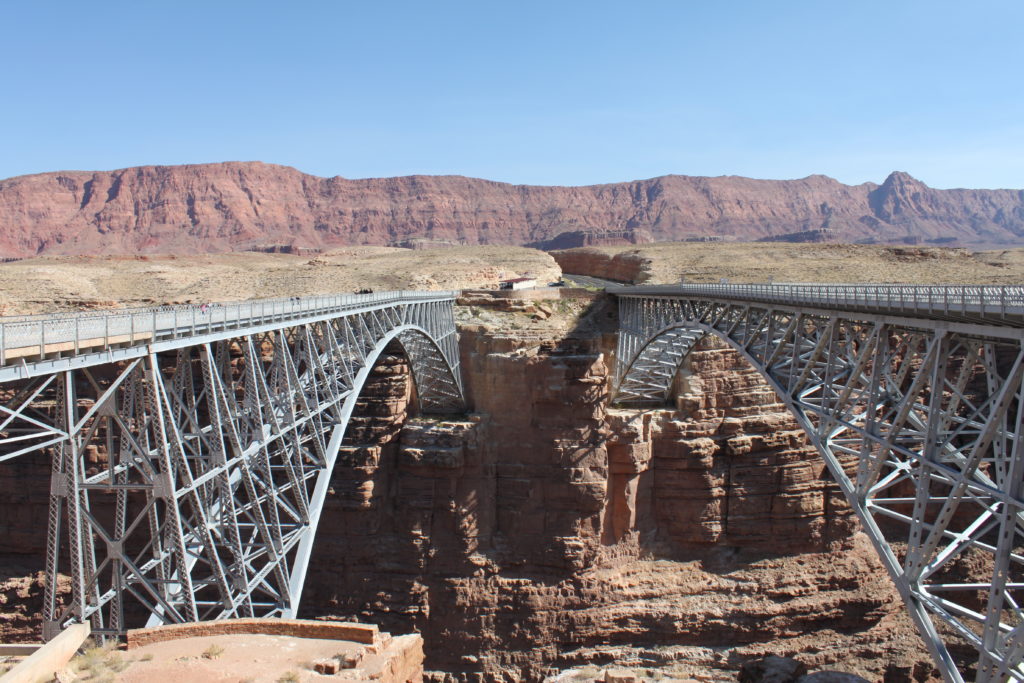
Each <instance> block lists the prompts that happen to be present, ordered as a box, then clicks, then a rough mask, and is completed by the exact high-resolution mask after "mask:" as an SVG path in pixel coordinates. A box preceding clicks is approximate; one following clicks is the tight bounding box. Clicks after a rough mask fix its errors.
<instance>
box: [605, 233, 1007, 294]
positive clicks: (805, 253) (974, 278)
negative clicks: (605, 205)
mask: <svg viewBox="0 0 1024 683" xmlns="http://www.w3.org/2000/svg"><path fill="white" fill-rule="evenodd" d="M587 250H593V251H596V252H600V253H601V254H606V255H608V256H610V257H613V258H615V257H617V258H616V260H618V261H627V262H628V261H642V262H643V263H641V264H635V266H634V267H636V266H639V267H640V268H641V269H642V270H643V273H644V275H645V281H646V282H652V283H668V282H679V281H680V279H682V278H685V279H686V281H687V282H718V280H719V279H720V278H728V279H729V281H730V282H736V283H741V282H768V281H769V280H770V279H771V280H774V281H775V282H875V283H881V282H893V283H909V284H966V283H969V284H1001V285H1010V284H1024V249H1003V250H998V251H980V252H972V251H969V250H967V249H948V248H941V247H917V246H894V245H888V246H876V245H854V244H780V243H738V242H731V243H730V242H725V243H723V242H712V243H698V242H665V243H656V244H648V245H642V246H622V247H588V248H587Z"/></svg>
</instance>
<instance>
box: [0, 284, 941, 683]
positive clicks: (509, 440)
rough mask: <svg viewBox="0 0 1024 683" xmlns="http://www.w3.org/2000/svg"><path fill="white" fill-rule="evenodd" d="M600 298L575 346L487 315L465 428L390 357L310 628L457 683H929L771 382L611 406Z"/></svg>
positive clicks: (478, 332) (305, 612)
mask: <svg viewBox="0 0 1024 683" xmlns="http://www.w3.org/2000/svg"><path fill="white" fill-rule="evenodd" d="M586 303H587V305H588V306H590V308H589V309H587V310H588V311H589V313H587V314H586V315H584V316H583V317H581V318H573V319H572V320H571V321H570V327H571V329H570V330H569V331H568V332H563V331H559V330H558V328H557V327H556V326H555V324H554V322H553V320H554V318H551V319H545V320H536V319H535V318H537V316H536V314H535V313H531V312H529V311H527V310H525V309H523V310H520V308H518V307H513V308H510V309H509V310H502V307H501V305H500V304H498V305H496V306H495V307H494V308H492V309H488V311H483V310H479V311H477V315H476V317H472V316H471V319H472V320H474V321H477V320H478V319H479V320H480V321H482V320H484V319H485V318H486V320H487V321H488V322H487V323H486V324H484V323H483V322H473V324H466V325H464V326H463V327H462V334H461V352H462V368H463V371H464V375H465V380H466V383H467V389H468V395H469V398H470V401H471V409H472V412H471V413H470V414H468V415H466V416H462V417H460V418H459V419H446V420H435V419H428V418H426V417H424V416H415V415H412V416H410V412H412V410H411V406H414V405H415V404H414V403H410V397H411V393H412V391H413V385H412V382H411V380H410V375H409V368H408V364H407V362H406V361H405V359H404V358H403V357H402V355H401V354H400V353H399V349H398V348H397V347H393V348H391V349H389V350H388V353H386V354H384V355H383V356H382V358H381V360H380V362H379V363H378V365H377V367H376V368H375V370H374V373H373V375H372V376H371V379H370V380H369V382H368V383H367V385H366V387H365V389H364V391H363V394H362V396H361V397H360V401H359V405H358V406H357V409H356V412H355V413H354V415H353V418H352V421H351V425H350V427H349V430H348V432H347V435H346V440H345V443H344V445H343V446H342V449H341V451H340V453H339V456H338V462H337V466H336V469H335V472H334V475H333V478H332V482H331V490H330V493H329V495H328V501H327V503H326V506H325V509H324V511H323V514H322V517H321V520H320V525H319V529H318V532H317V533H318V537H317V540H316V543H315V547H314V551H313V557H312V562H311V566H310V568H309V573H308V575H307V581H306V588H305V592H304V595H303V602H302V608H301V610H302V614H301V616H304V617H321V618H324V617H326V618H334V619H345V620H352V621H365V622H371V623H376V624H379V625H380V626H381V628H382V629H385V630H388V631H391V632H409V631H413V630H415V631H418V632H420V633H422V635H423V638H424V642H425V652H426V656H427V663H426V666H427V668H428V669H431V670H433V673H432V674H430V675H429V677H430V678H431V679H432V680H434V681H439V682H440V681H443V682H446V683H455V682H456V681H458V682H460V683H461V682H469V681H473V682H474V683H475V682H476V681H499V680H501V681H538V680H541V679H542V678H543V677H544V676H545V675H548V674H550V673H552V672H554V671H556V670H558V669H562V668H569V667H574V666H583V665H601V666H604V665H608V664H612V663H615V664H618V665H622V666H628V667H656V668H658V669H659V670H662V671H664V672H668V673H672V674H673V675H674V674H679V676H680V677H698V678H703V679H704V680H715V679H717V680H721V679H723V678H728V677H732V676H734V675H735V673H734V672H735V670H736V669H737V668H738V667H739V664H740V663H742V661H744V660H745V659H747V658H750V657H755V656H763V655H765V654H779V655H796V656H798V657H799V658H800V659H801V661H804V662H805V663H806V664H807V665H808V666H809V667H811V668H824V667H828V668H836V669H841V670H845V671H851V672H855V673H859V674H861V675H865V676H866V677H868V678H870V679H872V680H878V679H881V678H883V677H886V679H887V680H892V681H899V680H911V679H916V680H925V679H928V678H929V677H930V676H932V674H933V671H932V667H931V664H930V662H929V660H928V657H927V655H926V653H925V651H924V649H923V646H922V645H921V643H920V641H919V640H918V639H917V637H916V635H914V633H913V631H912V628H911V626H910V624H909V619H908V617H907V616H906V615H905V613H904V610H903V607H902V605H901V603H900V601H899V598H898V595H897V594H896V592H895V589H894V588H893V587H892V585H891V583H890V581H889V579H888V577H887V576H886V574H885V573H884V571H883V569H882V568H881V566H880V564H879V562H878V560H877V559H876V558H875V556H874V553H873V550H872V549H871V547H870V544H869V543H868V542H867V540H866V539H865V538H864V537H863V536H860V535H858V534H856V533H855V531H854V529H855V527H854V523H853V520H852V518H851V516H850V513H849V510H848V509H847V508H846V506H845V504H844V503H843V502H842V500H841V499H840V498H839V496H838V495H837V493H836V487H835V486H834V485H833V484H831V483H830V480H829V478H828V475H827V473H826V472H825V471H824V466H823V464H822V463H821V461H820V458H819V457H818V456H817V454H816V453H815V452H814V451H813V450H812V449H810V448H809V447H808V446H807V444H806V443H805V442H804V441H803V440H802V438H801V435H800V433H799V431H798V430H797V428H796V425H795V424H794V423H793V421H792V419H791V418H790V417H788V415H787V414H786V413H785V412H784V411H783V409H782V407H781V406H780V405H779V403H778V401H777V400H776V398H775V397H774V394H772V392H771V391H770V390H768V388H767V386H766V385H764V384H763V382H761V381H760V379H759V377H758V376H757V374H756V373H755V372H754V371H753V370H752V369H750V368H748V367H746V366H744V364H743V361H742V360H741V359H740V358H739V357H738V356H737V355H736V354H735V353H733V352H731V351H727V350H725V349H723V348H720V347H716V346H714V345H713V344H711V343H710V342H709V343H706V344H705V345H703V346H702V347H700V348H699V349H698V350H696V351H695V352H694V353H693V354H692V355H691V356H690V359H689V361H688V363H687V365H686V366H685V368H684V371H683V372H682V373H681V375H680V379H679V384H678V386H677V395H678V400H677V402H676V404H675V405H674V406H665V407H663V408H660V409H656V410H648V411H643V412H637V411H622V410H610V409H609V407H608V387H609V373H610V360H611V359H610V357H609V355H608V351H609V348H610V347H609V344H608V341H609V338H608V337H606V336H605V334H604V333H605V332H607V323H609V322H613V321H614V317H608V316H609V315H610V314H611V313H612V311H609V310H608V309H607V308H605V306H607V303H606V302H600V301H598V302H586ZM482 307H483V304H482V303H481V302H480V301H478V302H477V303H475V304H474V308H481V309H482ZM485 314H486V315H485ZM460 315H462V314H461V313H460ZM555 317H557V316H555ZM41 476H42V475H41ZM44 478H45V477H44ZM44 495H45V492H44ZM44 526H45V524H44V520H39V521H37V525H36V531H37V533H44V532H43V528H44ZM4 611H7V610H4Z"/></svg>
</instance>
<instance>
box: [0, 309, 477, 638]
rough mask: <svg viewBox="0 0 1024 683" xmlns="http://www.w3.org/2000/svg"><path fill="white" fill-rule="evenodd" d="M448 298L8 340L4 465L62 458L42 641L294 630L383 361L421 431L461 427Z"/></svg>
mask: <svg viewBox="0 0 1024 683" xmlns="http://www.w3.org/2000/svg"><path fill="white" fill-rule="evenodd" d="M454 295H455V293H454V292H388V293H379V294H364V295H341V296H336V297H310V298H303V299H298V298H296V299H275V300H266V301H249V302H241V303H237V304H229V305H217V306H210V307H205V306H204V307H198V306H196V307H175V308H158V309H136V310H128V311H117V312H106V313H101V314H73V315H65V316H31V317H24V318H18V319H3V320H2V321H0V334H2V335H3V339H4V343H3V344H2V350H3V352H4V353H0V358H4V359H5V360H6V363H5V364H4V365H3V366H0V396H2V401H0V460H6V459H9V458H13V457H17V456H18V455H21V454H25V453H28V452H31V451H38V450H40V449H44V452H46V453H49V454H52V458H51V459H52V468H53V469H52V476H51V497H50V512H49V529H48V532H49V538H48V550H47V567H46V572H47V585H46V594H45V604H44V620H45V624H44V635H45V636H47V637H52V636H54V635H56V633H58V632H59V631H60V629H61V628H62V627H64V626H65V625H66V624H68V623H69V622H72V621H85V620H88V621H90V622H91V625H92V628H93V631H94V632H95V633H98V634H100V635H113V634H121V633H123V632H124V631H125V630H126V629H127V628H129V627H131V626H133V625H142V624H145V623H148V624H150V625H156V624H160V623H175V622H183V621H196V620H206V619H222V618H228V617H233V616H294V615H295V613H296V610H297V608H298V604H299V600H300V598H301V595H302V588H303V582H304V579H305V574H306V569H307V565H308V562H309V557H310V553H311V549H312V544H313V541H314V538H315V534H316V528H317V522H318V520H319V515H320V510H321V507H322V505H323V501H324V499H325V497H326V495H327V491H328V483H329V481H330V476H331V471H332V469H333V465H334V461H335V458H336V456H337V453H338V448H339V446H340V444H341V441H342V438H343V436H344V434H345V429H346V426H347V424H348V421H349V417H350V415H351V413H352V410H353V408H354V407H355V403H356V400H357V399H358V397H359V393H360V390H361V389H362V387H363V384H364V382H365V381H366V379H367V376H368V375H369V374H370V371H371V370H372V368H373V366H374V363H375V361H376V359H377V358H378V357H379V355H380V354H381V353H382V352H383V351H384V350H385V348H386V347H388V346H389V345H390V344H393V343H395V344H398V345H400V346H401V348H402V349H403V350H404V352H405V355H406V356H407V357H408V359H409V362H410V365H411V369H412V375H413V380H414V385H415V396H416V399H417V401H418V405H419V408H420V410H422V411H423V412H425V413H454V412H461V411H463V410H464V409H465V406H464V401H463V393H462V380H461V376H460V372H459V361H458V340H457V333H456V330H455V321H454V315H453V308H452V307H453V304H454ZM12 350H13V352H12ZM100 453H105V454H106V457H105V458H104V457H98V454H100ZM59 572H63V573H66V574H70V576H71V596H70V602H69V604H67V605H63V606H62V605H60V603H59V601H58V595H57V592H56V591H55V586H56V585H57V577H58V573H59Z"/></svg>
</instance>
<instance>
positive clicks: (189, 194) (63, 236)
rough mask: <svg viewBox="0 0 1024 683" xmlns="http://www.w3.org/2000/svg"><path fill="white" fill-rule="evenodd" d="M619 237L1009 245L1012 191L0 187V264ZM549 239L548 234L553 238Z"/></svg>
mask: <svg viewBox="0 0 1024 683" xmlns="http://www.w3.org/2000/svg"><path fill="white" fill-rule="evenodd" d="M580 232H582V233H586V234H590V233H594V234H595V235H597V234H600V235H607V234H613V233H614V234H616V235H622V236H623V237H622V239H623V240H625V241H626V242H636V241H648V240H650V239H654V240H659V241H670V240H686V239H692V240H705V239H708V238H711V237H719V236H721V237H724V238H726V239H739V240H748V241H754V240H762V239H774V240H779V239H781V240H787V239H789V240H794V241H800V240H804V239H807V236H808V235H818V236H822V235H823V236H825V238H827V239H835V240H838V241H844V242H857V241H879V242H898V241H911V242H917V241H924V242H926V241H932V242H935V243H943V244H945V243H961V244H983V243H989V244H1021V243H1024V192H1021V191H1018V190H935V189H932V188H929V187H927V186H926V185H924V184H923V183H921V182H919V181H917V180H914V179H913V178H911V177H910V176H908V175H907V174H905V173H893V174H892V175H890V176H889V178H888V179H886V181H885V182H884V183H883V184H882V185H880V186H879V185H875V184H873V183H865V184H863V185H853V186H851V185H843V184H842V183H840V182H838V181H836V180H833V179H831V178H828V177H826V176H820V175H819V176H809V177H807V178H802V179H799V180H753V179H750V178H741V177H735V176H724V177H718V178H700V177H689V176H664V177H660V178H652V179H649V180H640V181H634V182H628V183H613V184H608V185H591V186H585V187H541V186H530V185H509V184H505V183H497V182H491V181H487V180H479V179H474V178H464V177H460V176H409V177H403V178H372V179H365V180H347V179H344V178H340V177H335V178H320V177H317V176H311V175H307V174H304V173H301V172H299V171H297V170H295V169H293V168H289V167H285V166H275V165H271V164H264V163H259V162H245V163H241V162H229V163H222V164H204V165H189V166H142V167H137V168H128V169H122V170H118V171H104V172H95V173H94V172H87V171H68V172H58V173H42V174H37V175H29V176H20V177H16V178H10V179H8V180H3V181H0V256H3V257H8V258H12V257H25V256H31V255H36V254H41V253H51V254H99V253H140V252H141V253H167V252H189V253H194V252H200V253H203V252H205V253H215V252H224V251H237V250H246V249H279V248H282V247H292V248H314V249H316V248H324V247H332V246H339V245H351V244H372V245H404V244H409V243H411V242H412V243H415V242H419V241H426V242H428V243H429V242H430V241H436V242H440V243H452V244H459V243H465V244H520V245H521V244H533V245H541V246H545V245H548V244H551V245H558V244H559V242H558V240H557V239H556V238H558V236H559V235H563V233H571V234H576V233H580ZM563 241H564V239H563Z"/></svg>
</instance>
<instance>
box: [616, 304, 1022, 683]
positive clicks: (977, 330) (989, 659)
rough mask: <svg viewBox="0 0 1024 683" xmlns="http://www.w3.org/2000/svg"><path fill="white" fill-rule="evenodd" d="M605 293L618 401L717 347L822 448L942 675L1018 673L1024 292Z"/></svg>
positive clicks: (645, 397) (653, 389) (657, 395)
mask: <svg viewBox="0 0 1024 683" xmlns="http://www.w3.org/2000/svg"><path fill="white" fill-rule="evenodd" d="M609 292H611V293H613V294H615V295H617V297H618V300H619V327H620V329H619V339H618V347H617V359H616V380H615V394H614V400H615V401H616V402H617V403H618V404H620V405H627V406H628V405H637V406H642V405H649V404H652V403H654V404H663V403H664V402H665V401H666V399H667V398H668V395H669V392H670V391H671V387H672V383H673V381H674V378H675V376H676V373H677V372H678V370H679V368H680V367H681V365H682V363H683V361H684V359H685V358H686V356H687V354H688V353H689V352H690V351H691V350H692V349H693V348H694V345H695V344H696V343H697V342H698V341H699V340H700V339H701V338H702V337H704V336H705V335H714V336H716V337H719V338H721V339H723V340H724V341H725V342H727V343H728V344H729V345H730V346H731V347H732V348H734V349H735V350H736V351H738V352H739V353H740V354H741V355H743V356H744V357H745V358H746V359H747V360H748V361H749V362H750V363H751V364H752V365H753V366H754V367H755V368H756V369H757V370H759V371H760V372H761V374H762V375H764V377H765V379H767V381H768V383H769V384H770V385H771V386H772V387H773V389H774V390H775V391H776V392H777V393H778V395H779V396H780V398H781V399H782V400H783V402H784V403H785V404H786V405H787V406H788V408H789V409H790V410H791V411H792V413H793V414H794V415H795V416H796V418H797V420H798V421H799V423H800V424H801V426H802V427H803V428H804V430H805V431H806V432H807V435H808V436H809V438H810V441H811V442H812V443H813V444H814V445H815V446H816V447H817V449H818V450H819V451H820V452H821V454H822V456H823V457H824V459H825V461H826V463H827V465H828V467H829V470H830V471H831V473H832V475H833V476H834V477H835V479H836V481H837V482H838V483H839V486H840V487H841V488H842V490H843V492H844V494H845V495H846V498H847V500H848V501H849V502H850V504H851V506H852V507H853V509H854V510H855V512H856V513H857V515H858V517H859V518H860V521H861V523H862V525H863V528H864V530H865V531H866V532H867V534H868V535H869V536H870V538H871V540H872V542H873V544H874V546H875V548H876V550H877V551H878V554H879V556H880V557H881V559H882V562H883V564H884V565H885V566H886V569H887V570H888V571H889V573H890V575H891V576H892V579H893V580H894V582H895V583H896V587H897V588H898V590H899V592H900V594H901V596H902V598H903V600H904V602H905V603H906V606H907V609H908V610H909V611H910V614H911V616H912V617H913V619H914V621H915V623H916V625H917V627H918V629H919V631H920V633H921V635H922V637H923V639H924V641H925V643H926V644H927V646H928V648H929V649H930V651H931V654H932V656H933V657H934V659H935V661H936V663H937V664H938V667H939V669H940V670H941V671H942V673H943V676H944V677H945V678H946V679H947V680H949V681H961V680H964V678H970V677H971V676H973V677H975V678H976V680H979V681H993V680H1008V679H1010V680H1024V664H1022V657H1024V609H1022V604H1021V602H1022V600H1024V571H1022V570H1024V495H1022V490H1021V489H1022V484H1024V452H1022V448H1024V440H1022V421H1024V404H1022V400H1021V399H1022V389H1021V377H1022V374H1024V287H912V286H862V285H847V286H840V285H835V286H824V285H732V286H730V285H680V286H674V287H627V288H616V289H609ZM968 567H972V568H973V570H972V571H968ZM969 646H970V647H973V648H974V649H975V650H976V653H975V655H974V656H970V657H967V659H966V661H965V658H964V655H963V653H964V652H965V651H966V652H968V653H969V652H971V651H972V650H971V649H970V647H969ZM954 654H957V656H956V657H954ZM958 665H959V668H958Z"/></svg>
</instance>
